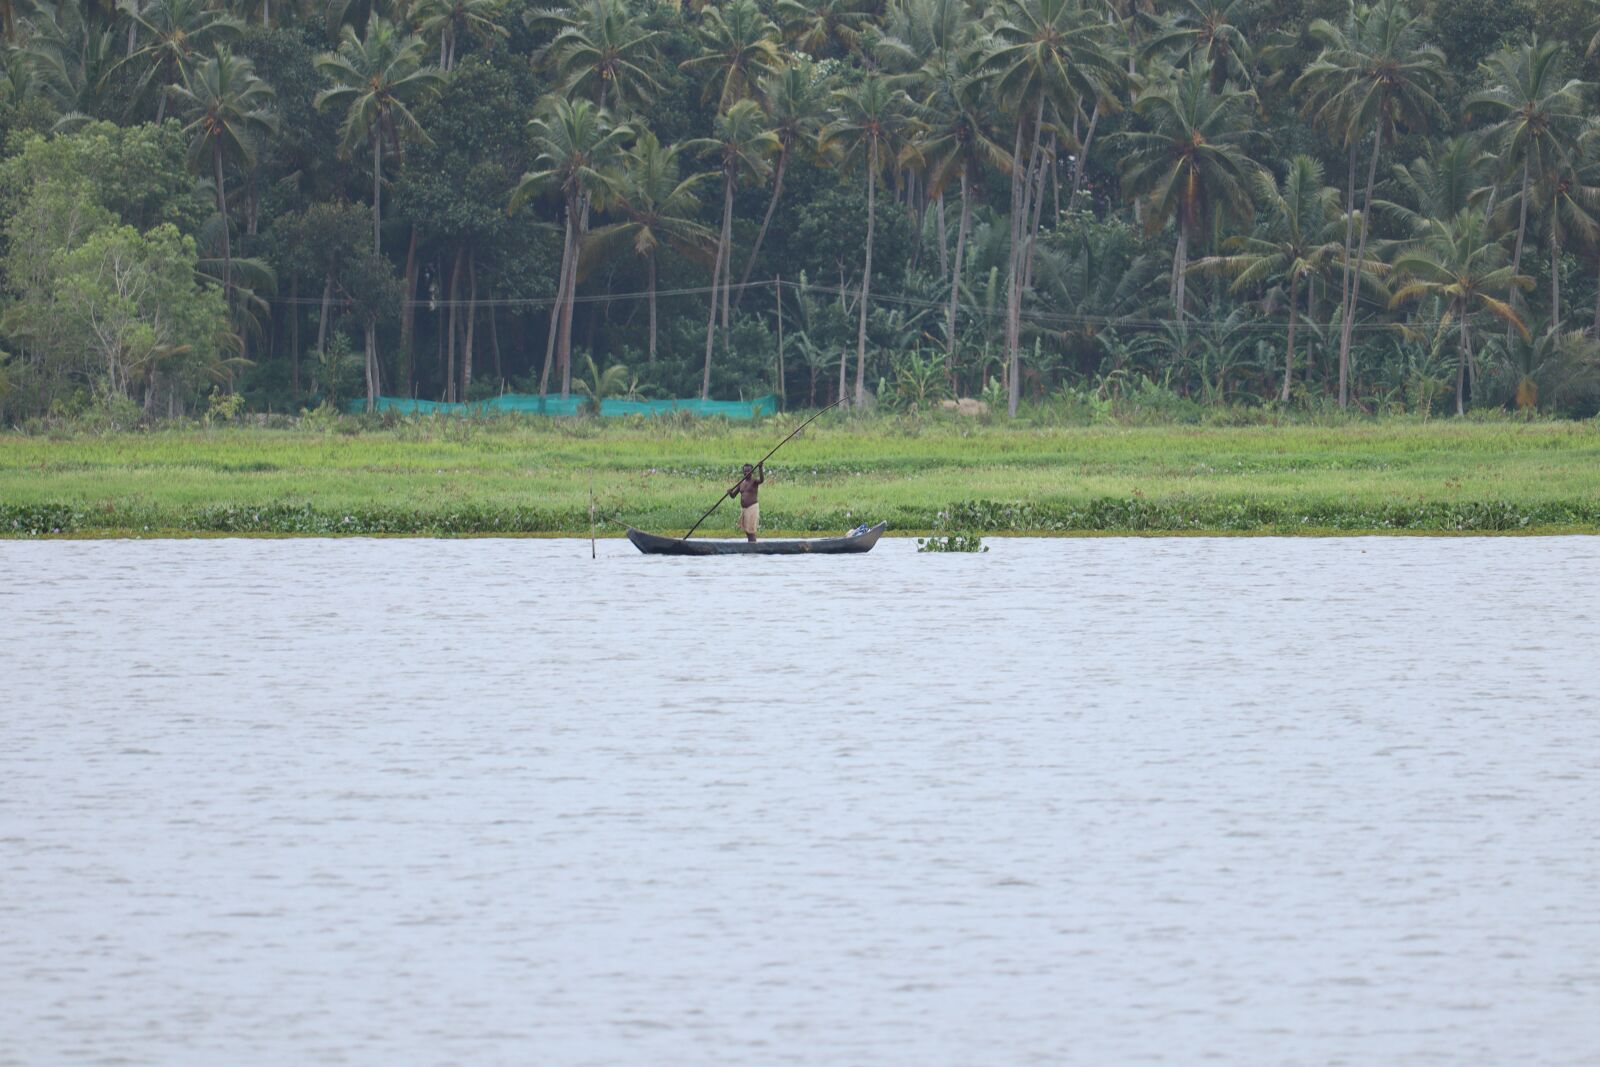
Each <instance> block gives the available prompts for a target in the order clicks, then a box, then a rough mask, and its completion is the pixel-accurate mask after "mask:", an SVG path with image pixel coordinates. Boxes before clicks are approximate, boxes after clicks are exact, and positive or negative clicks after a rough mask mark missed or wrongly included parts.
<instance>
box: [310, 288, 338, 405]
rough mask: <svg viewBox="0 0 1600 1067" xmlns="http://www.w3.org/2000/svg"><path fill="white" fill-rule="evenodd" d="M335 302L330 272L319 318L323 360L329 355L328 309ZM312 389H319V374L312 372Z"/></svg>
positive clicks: (318, 349)
mask: <svg viewBox="0 0 1600 1067" xmlns="http://www.w3.org/2000/svg"><path fill="white" fill-rule="evenodd" d="M332 304H333V275H332V274H331V273H330V274H328V276H327V280H326V281H324V282H323V283H322V314H321V315H320V316H319V317H318V318H317V359H318V360H322V359H325V358H327V355H328V310H329V308H330V306H331V305H332ZM311 391H312V392H313V393H315V392H316V391H317V375H316V372H315V371H313V372H312V374H311Z"/></svg>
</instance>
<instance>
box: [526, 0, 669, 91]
mask: <svg viewBox="0 0 1600 1067" xmlns="http://www.w3.org/2000/svg"><path fill="white" fill-rule="evenodd" d="M531 20H532V21H534V22H535V23H536V24H545V25H551V26H554V27H556V28H557V31H558V32H557V33H556V35H555V37H554V39H552V40H551V42H550V43H549V45H547V46H546V47H545V49H544V52H543V53H542V54H543V55H544V56H545V57H546V59H547V60H548V61H549V62H550V63H551V65H552V67H553V69H554V71H555V75H556V78H557V79H558V80H559V81H560V82H561V86H562V90H563V91H564V92H565V93H567V94H568V95H569V96H571V95H579V96H585V97H588V98H589V99H591V100H593V101H595V102H596V103H597V104H598V105H599V106H600V107H602V108H604V107H615V108H617V109H625V108H639V107H642V106H644V105H645V104H647V103H649V101H650V99H651V97H652V96H653V95H654V94H655V93H657V92H659V91H660V89H661V85H660V83H659V82H657V81H656V72H657V69H658V67H659V62H660V56H659V44H660V38H661V33H660V32H659V31H657V30H647V29H645V28H644V27H642V26H640V25H639V23H638V20H637V19H636V18H635V15H634V12H633V8H632V5H631V3H630V2H629V0H583V2H582V3H580V4H578V5H577V7H576V8H575V9H574V10H572V11H549V10H544V11H538V12H535V13H534V14H533V15H532V16H531Z"/></svg>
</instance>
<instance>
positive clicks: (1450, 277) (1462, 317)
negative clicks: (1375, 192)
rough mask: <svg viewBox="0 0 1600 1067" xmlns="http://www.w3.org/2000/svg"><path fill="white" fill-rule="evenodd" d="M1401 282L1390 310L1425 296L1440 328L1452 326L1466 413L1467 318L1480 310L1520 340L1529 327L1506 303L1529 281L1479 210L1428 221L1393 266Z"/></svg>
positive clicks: (1460, 401)
mask: <svg viewBox="0 0 1600 1067" xmlns="http://www.w3.org/2000/svg"><path fill="white" fill-rule="evenodd" d="M1394 274H1395V276H1396V277H1397V278H1400V279H1401V284H1400V286H1399V288H1397V289H1396V290H1395V293H1394V296H1393V297H1392V298H1391V299H1390V301H1389V306H1390V307H1399V306H1400V305H1401V304H1405V303H1409V302H1411V301H1413V300H1420V299H1424V298H1432V299H1436V300H1438V301H1439V302H1440V304H1441V305H1443V309H1444V314H1443V317H1442V318H1441V320H1440V328H1441V329H1444V328H1447V327H1448V326H1449V325H1450V324H1452V323H1454V324H1455V325H1456V328H1457V352H1458V358H1457V362H1456V414H1457V415H1463V414H1465V413H1466V386H1467V374H1468V368H1469V367H1470V366H1471V365H1472V358H1473V351H1472V330H1471V324H1472V318H1473V316H1474V315H1477V314H1479V313H1481V312H1485V311H1486V312H1488V313H1489V314H1491V315H1493V316H1495V317H1496V318H1499V319H1501V320H1503V321H1505V322H1507V323H1509V324H1510V325H1511V327H1512V328H1513V329H1514V330H1516V331H1517V332H1519V333H1521V334H1522V335H1523V336H1524V337H1526V336H1528V329H1527V327H1526V326H1524V325H1523V322H1522V319H1521V317H1519V316H1518V315H1517V312H1516V310H1515V309H1514V308H1513V307H1512V306H1511V304H1510V301H1509V299H1508V298H1509V296H1510V293H1511V291H1512V290H1513V289H1528V288H1530V287H1531V286H1532V285H1533V279H1531V278H1529V277H1527V276H1526V275H1522V274H1518V273H1517V272H1516V271H1515V270H1513V269H1512V268H1511V266H1510V264H1509V263H1507V262H1506V250H1505V247H1504V246H1503V245H1502V244H1501V243H1500V242H1499V241H1497V240H1495V239H1494V238H1493V237H1491V236H1490V234H1489V227H1488V223H1487V222H1486V221H1485V219H1484V215H1483V213H1482V212H1481V211H1475V210H1472V209H1471V208H1468V209H1466V210H1464V211H1462V212H1460V213H1459V214H1457V215H1455V216H1454V217H1453V218H1448V219H1433V220H1431V221H1430V223H1429V225H1428V231H1427V233H1426V234H1425V235H1424V236H1423V238H1422V239H1421V240H1420V241H1419V242H1418V243H1417V245H1416V246H1415V247H1414V248H1413V249H1412V250H1411V251H1409V252H1406V253H1404V254H1403V255H1401V256H1400V257H1399V258H1398V259H1396V260H1395V262H1394Z"/></svg>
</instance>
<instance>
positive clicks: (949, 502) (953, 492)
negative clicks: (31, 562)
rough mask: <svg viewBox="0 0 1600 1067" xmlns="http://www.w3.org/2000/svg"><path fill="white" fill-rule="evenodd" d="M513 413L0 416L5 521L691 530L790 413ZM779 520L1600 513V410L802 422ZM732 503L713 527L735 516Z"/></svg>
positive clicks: (1222, 527) (1339, 530) (1440, 524)
mask: <svg viewBox="0 0 1600 1067" xmlns="http://www.w3.org/2000/svg"><path fill="white" fill-rule="evenodd" d="M790 418H793V417H791V416H785V417H780V418H779V419H776V420H769V421H768V422H766V423H764V424H758V425H756V426H754V427H730V426H727V425H725V424H718V423H713V422H700V423H679V424H676V425H650V424H643V425H638V424H636V425H617V424H606V425H600V424H596V423H593V422H588V423H574V422H564V423H558V422H554V421H551V420H516V421H508V422H504V423H496V424H466V423H458V424H455V425H446V424H440V423H438V422H430V421H428V420H418V421H415V422H402V423H397V424H393V425H390V426H388V427H375V426H374V425H373V424H370V423H360V422H357V423H351V424H340V425H339V426H338V427H336V428H334V429H332V430H329V429H326V428H324V429H320V430H313V429H308V428H300V429H290V430H268V429H259V428H247V427H227V428H214V429H204V428H194V427H188V428H168V429H163V430H157V431H152V432H143V433H117V434H104V435H93V434H55V435H53V436H50V437H29V436H23V435H12V436H7V437H5V438H0V537H9V538H36V537H126V536H217V535H223V536H226V535H249V536H474V535H496V536H540V535H587V533H588V531H589V492H590V486H591V484H592V485H593V491H594V494H595V504H596V513H597V516H598V518H599V520H600V521H599V525H598V527H597V532H598V533H599V534H600V535H601V536H615V535H617V534H619V533H621V531H622V529H623V527H624V525H625V524H627V523H632V524H634V525H637V526H640V527H643V528H649V529H656V530H664V531H672V530H675V529H681V528H686V527H687V526H688V525H689V524H690V523H691V522H693V520H694V519H695V518H696V517H697V516H698V515H699V514H700V513H701V512H702V511H704V510H705V508H706V507H707V506H709V504H710V503H711V502H712V501H713V500H714V499H715V497H716V493H717V492H718V491H719V489H721V488H725V484H724V483H727V482H729V480H730V479H731V477H732V475H733V472H734V471H735V470H736V468H737V464H738V463H740V462H744V461H746V460H750V459H754V458H756V457H757V456H759V455H760V454H761V453H763V452H764V451H766V448H767V447H770V443H771V442H772V441H773V440H776V439H777V438H778V437H780V436H781V435H782V433H784V432H787V429H788V424H786V422H785V420H786V419H790ZM770 473H771V476H772V477H771V483H770V485H769V486H768V488H767V490H766V491H765V492H764V494H763V501H762V505H763V519H764V523H765V525H766V527H767V528H768V530H769V532H770V533H773V534H778V533H792V534H829V533H838V532H840V531H842V530H845V529H849V528H850V527H852V526H854V525H857V524H858V523H859V522H861V521H863V520H866V519H872V520H880V519H881V520H887V521H888V522H889V524H890V530H891V533H894V534H899V535H906V536H911V535H918V534H926V533H929V532H935V531H937V532H956V531H966V532H973V533H982V534H985V535H996V534H998V535H1006V534H1036V535H1038V534H1042V535H1056V536H1072V535H1105V534H1137V535H1161V534H1169V535H1193V534H1277V535H1284V534H1432V533H1438V534H1445V533H1558V532H1600V431H1597V428H1596V427H1595V426H1594V425H1593V424H1590V423H1573V422H1522V421H1501V422H1449V423H1439V422H1419V421H1406V420H1393V421H1382V420H1380V421H1366V422H1351V423H1347V424H1343V425H1336V426H1280V427H1246V428H1220V427H1207V428H1197V427H1173V426H1159V427H1122V426H1108V427H1107V426H1097V427H1041V426H1037V425H1033V426H1016V425H1005V426H994V425H978V424H972V423H967V422H962V421H955V420H949V419H928V420H923V421H916V420H903V419H902V420H873V419H865V420H858V421H852V420H849V419H845V418H841V419H838V420H837V421H835V422H833V423H832V424H830V425H827V426H825V427H824V426H823V425H822V424H818V427H816V428H813V429H808V430H807V431H806V432H805V434H804V435H802V437H801V438H799V439H797V440H796V441H795V442H794V443H792V444H791V445H790V446H789V447H788V448H787V449H785V451H784V452H783V453H780V455H779V457H778V458H777V459H776V460H775V461H774V463H773V465H772V468H771V471H770ZM731 516H732V512H731V511H730V512H727V513H725V515H724V516H720V517H714V518H713V519H712V520H711V521H710V522H709V523H708V524H707V527H706V528H705V529H706V534H707V535H708V536H713V537H719V536H728V535H729V534H730V532H731V530H730V529H728V528H727V527H730V526H731V523H732V517H731Z"/></svg>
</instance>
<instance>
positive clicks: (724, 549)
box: [628, 522, 889, 556]
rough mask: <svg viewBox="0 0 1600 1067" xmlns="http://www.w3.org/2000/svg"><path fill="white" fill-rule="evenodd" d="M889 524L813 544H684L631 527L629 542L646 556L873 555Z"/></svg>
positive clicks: (693, 542)
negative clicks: (866, 553)
mask: <svg viewBox="0 0 1600 1067" xmlns="http://www.w3.org/2000/svg"><path fill="white" fill-rule="evenodd" d="M888 528H889V524H888V523H886V522H880V523H878V525H876V526H873V527H870V528H868V529H866V530H863V531H862V532H861V533H858V534H855V535H854V536H846V537H822V538H818V539H817V540H814V541H754V542H751V541H734V540H727V541H722V540H716V541H684V540H681V539H680V538H676V537H662V536H660V535H659V534H653V533H645V532H644V531H643V530H635V529H634V528H633V527H631V526H630V527H628V540H630V541H632V542H633V544H634V547H635V548H637V549H638V550H639V551H640V552H643V553H644V554H645V555H647V556H836V555H848V554H850V553H855V552H871V551H872V546H873V545H875V544H877V543H878V538H880V537H882V536H883V531H884V530H886V529H888Z"/></svg>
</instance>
